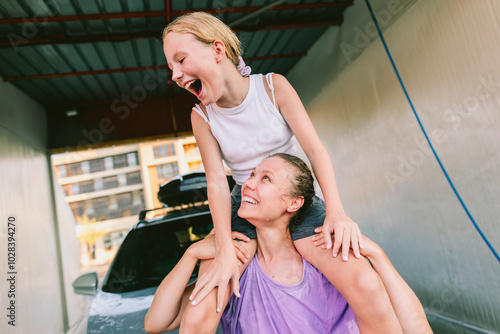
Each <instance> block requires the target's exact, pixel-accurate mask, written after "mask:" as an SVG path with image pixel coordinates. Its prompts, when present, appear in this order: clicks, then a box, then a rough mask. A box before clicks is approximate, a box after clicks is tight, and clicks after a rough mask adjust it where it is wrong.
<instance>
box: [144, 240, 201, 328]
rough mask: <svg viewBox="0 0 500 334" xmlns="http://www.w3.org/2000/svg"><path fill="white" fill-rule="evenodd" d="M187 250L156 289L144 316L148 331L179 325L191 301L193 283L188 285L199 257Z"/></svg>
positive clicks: (145, 326)
mask: <svg viewBox="0 0 500 334" xmlns="http://www.w3.org/2000/svg"><path fill="white" fill-rule="evenodd" d="M190 249H191V247H190V248H188V250H186V252H185V253H184V256H183V257H182V258H181V259H180V261H179V262H178V263H177V265H176V266H175V267H174V269H172V271H171V272H170V273H169V274H168V275H167V276H166V277H165V278H164V279H163V281H162V282H161V284H160V286H159V287H158V290H156V293H155V296H154V299H153V303H152V304H151V307H150V308H149V311H148V313H147V314H146V317H145V318H144V330H145V331H146V332H147V333H163V332H166V331H171V330H174V329H176V328H178V327H179V325H180V320H181V317H182V314H183V312H184V309H185V308H186V306H187V305H188V303H189V294H190V293H191V291H192V290H193V284H191V285H190V286H188V287H186V285H187V284H188V282H189V279H190V278H191V274H192V273H193V270H194V267H195V266H196V263H197V262H198V258H197V257H196V256H195V255H194V254H192V253H193V252H192V251H190Z"/></svg>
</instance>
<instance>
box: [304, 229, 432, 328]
mask: <svg viewBox="0 0 500 334" xmlns="http://www.w3.org/2000/svg"><path fill="white" fill-rule="evenodd" d="M322 229H323V228H322V227H319V228H317V229H316V232H317V233H318V234H317V235H315V236H314V237H313V240H316V241H317V244H316V245H317V246H318V247H319V246H321V247H322V248H326V246H325V244H324V234H323V233H322ZM363 241H364V244H365V245H364V246H365V247H364V248H363V249H362V250H361V254H362V255H363V256H365V257H366V258H367V259H368V260H369V261H370V263H371V265H372V267H373V269H374V270H375V272H376V273H377V274H378V276H379V277H380V279H381V280H382V284H383V285H384V287H385V290H386V291H387V294H388V295H389V299H390V301H391V304H392V307H393V309H394V311H395V313H396V316H397V318H398V321H399V324H400V325H401V328H403V333H405V334H413V333H415V334H424V333H432V329H431V327H430V326H429V322H428V321H427V317H426V316H425V312H424V308H423V306H422V304H421V303H420V301H419V300H418V298H417V296H416V295H415V293H414V292H413V290H412V289H411V288H410V286H409V285H408V284H407V283H406V282H405V280H404V279H403V278H402V277H401V275H399V273H398V272H397V270H396V268H394V266H393V265H392V263H391V261H390V260H389V258H388V257H387V255H385V253H384V251H383V250H382V248H380V246H379V245H377V244H376V243H375V242H373V241H372V240H370V239H369V238H368V237H367V236H363Z"/></svg>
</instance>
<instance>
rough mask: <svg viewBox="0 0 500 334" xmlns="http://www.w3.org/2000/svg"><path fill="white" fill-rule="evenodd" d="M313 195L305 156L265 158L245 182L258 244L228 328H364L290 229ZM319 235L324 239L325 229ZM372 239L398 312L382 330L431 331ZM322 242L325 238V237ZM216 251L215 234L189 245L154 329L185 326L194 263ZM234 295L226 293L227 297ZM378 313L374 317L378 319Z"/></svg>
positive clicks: (160, 299)
mask: <svg viewBox="0 0 500 334" xmlns="http://www.w3.org/2000/svg"><path fill="white" fill-rule="evenodd" d="M313 197H314V187H313V178H312V175H311V172H310V171H309V169H308V168H307V166H306V165H305V163H304V162H303V161H302V160H300V159H299V158H297V157H294V156H291V155H287V154H275V155H273V156H271V157H269V158H267V159H266V160H264V161H263V162H262V163H261V164H259V165H258V166H257V167H256V168H255V169H254V171H253V172H252V174H251V176H250V178H249V179H248V180H247V181H246V182H245V183H244V184H243V186H242V202H241V207H240V209H239V211H238V214H239V215H240V217H242V218H245V219H247V220H248V221H249V222H251V223H252V224H254V225H255V227H256V230H257V243H258V248H257V252H256V255H255V257H254V258H253V259H252V260H251V261H250V264H247V265H248V268H247V270H246V271H245V273H244V274H243V276H242V278H241V281H240V289H241V292H242V297H241V298H235V297H234V296H233V297H231V300H229V303H228V307H227V308H226V309H225V311H224V313H223V316H222V319H221V321H222V325H223V329H224V332H225V333H284V332H296V333H302V332H306V333H359V330H358V325H357V322H356V318H355V316H354V313H353V311H352V310H351V309H350V307H349V306H348V304H347V302H346V300H345V299H344V298H343V297H342V296H341V295H340V293H339V292H338V290H337V289H336V288H335V287H333V285H331V284H330V283H329V282H328V280H327V279H326V278H325V277H324V276H323V275H322V274H321V273H320V272H319V271H318V270H317V269H315V268H314V267H312V266H311V265H310V264H309V263H308V262H307V261H306V260H305V259H304V258H303V257H302V256H301V255H300V254H299V253H298V251H297V250H296V249H295V247H294V245H293V241H292V240H291V237H290V229H292V230H293V228H294V226H295V224H297V223H298V222H300V220H301V217H303V215H304V214H307V210H308V209H309V207H310V205H311V202H312V199H313ZM233 238H238V239H240V240H243V241H249V239H248V238H247V237H245V236H243V235H241V234H239V233H237V232H233ZM317 238H318V239H321V240H324V238H323V236H322V235H319V236H317ZM366 240H367V242H366V245H365V248H364V249H362V253H363V255H365V256H367V257H368V258H369V259H370V261H372V263H373V265H374V268H375V271H377V273H378V276H377V278H378V279H379V280H381V282H382V284H383V285H384V286H385V288H386V289H387V293H388V295H387V300H390V303H391V304H392V306H393V307H394V308H393V309H391V310H392V314H390V315H389V316H392V317H393V318H394V319H395V321H394V323H393V326H392V327H391V328H389V329H387V327H384V329H383V330H380V331H378V332H379V333H381V332H383V333H400V332H401V331H402V330H403V331H404V332H405V333H426V332H431V331H430V327H429V325H428V323H427V320H426V317H425V313H424V312H423V308H422V306H421V304H420V302H419V301H418V299H417V298H416V296H415V294H414V293H413V291H412V290H411V289H410V288H409V287H408V285H406V283H405V282H404V281H403V280H402V279H401V277H400V276H399V275H398V274H397V272H396V271H395V270H394V268H393V267H392V265H391V264H390V262H389V260H388V259H387V257H385V255H384V254H383V252H382V250H381V249H380V248H379V247H378V246H377V245H376V244H374V243H373V242H371V241H370V240H368V238H366ZM234 245H235V253H236V256H237V257H238V259H239V260H240V261H241V262H242V263H245V262H247V261H246V260H247V258H246V257H247V256H248V252H247V251H246V249H245V247H243V246H242V245H241V243H240V242H234ZM319 245H320V246H322V247H323V246H324V245H322V244H321V242H319ZM322 247H318V248H317V250H318V252H317V255H318V256H324V255H326V254H329V251H327V250H326V249H322ZM325 248H326V247H325ZM215 252H216V251H215V241H214V236H213V235H210V236H208V237H207V238H206V239H205V240H203V241H201V242H199V243H196V244H193V245H192V246H191V247H190V248H189V249H188V251H186V253H185V255H184V256H183V257H182V259H181V260H180V261H179V263H178V265H177V266H176V267H175V268H174V269H173V270H172V272H171V273H170V274H169V275H168V276H167V277H166V278H165V279H164V281H163V282H162V283H161V285H160V286H159V288H158V290H157V292H156V294H155V297H154V300H153V303H152V305H151V308H150V310H149V311H148V313H147V315H146V318H145V330H146V331H147V332H149V333H160V332H163V331H167V330H173V329H175V328H177V327H179V325H180V323H181V318H182V316H183V314H184V311H185V309H186V307H187V306H188V304H189V295H190V293H191V292H192V289H193V285H190V286H188V287H187V288H185V287H186V284H187V282H188V281H189V278H190V275H191V273H192V270H193V268H194V266H195V265H196V263H197V261H198V260H199V259H202V260H205V259H210V258H213V256H215ZM355 262H359V263H363V266H364V267H363V268H361V269H362V270H370V271H373V269H372V268H371V267H370V265H369V264H368V262H367V261H355ZM243 267H245V266H240V268H243ZM348 283H349V282H348ZM229 296H230V294H229V293H226V300H227V299H228V298H229ZM383 316H385V315H383ZM378 320H379V319H378V318H377V317H374V318H373V319H371V321H372V322H373V323H377V321H378ZM363 333H364V332H363Z"/></svg>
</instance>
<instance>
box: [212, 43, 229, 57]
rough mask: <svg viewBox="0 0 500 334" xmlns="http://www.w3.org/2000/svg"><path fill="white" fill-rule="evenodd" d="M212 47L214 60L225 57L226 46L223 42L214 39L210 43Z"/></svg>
mask: <svg viewBox="0 0 500 334" xmlns="http://www.w3.org/2000/svg"><path fill="white" fill-rule="evenodd" d="M212 47H213V50H214V54H215V60H216V61H217V62H220V61H222V60H223V59H224V58H225V57H226V46H225V45H224V42H222V41H221V40H218V39H216V40H215V41H214V42H213V43H212Z"/></svg>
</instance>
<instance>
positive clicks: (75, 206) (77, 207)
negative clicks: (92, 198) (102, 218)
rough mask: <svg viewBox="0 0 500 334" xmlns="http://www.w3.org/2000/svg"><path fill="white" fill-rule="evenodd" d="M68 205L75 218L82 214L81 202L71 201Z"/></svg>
mask: <svg viewBox="0 0 500 334" xmlns="http://www.w3.org/2000/svg"><path fill="white" fill-rule="evenodd" d="M69 206H70V207H71V211H73V216H74V217H75V219H76V218H77V217H81V216H82V215H83V202H82V201H79V202H71V203H69Z"/></svg>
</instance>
